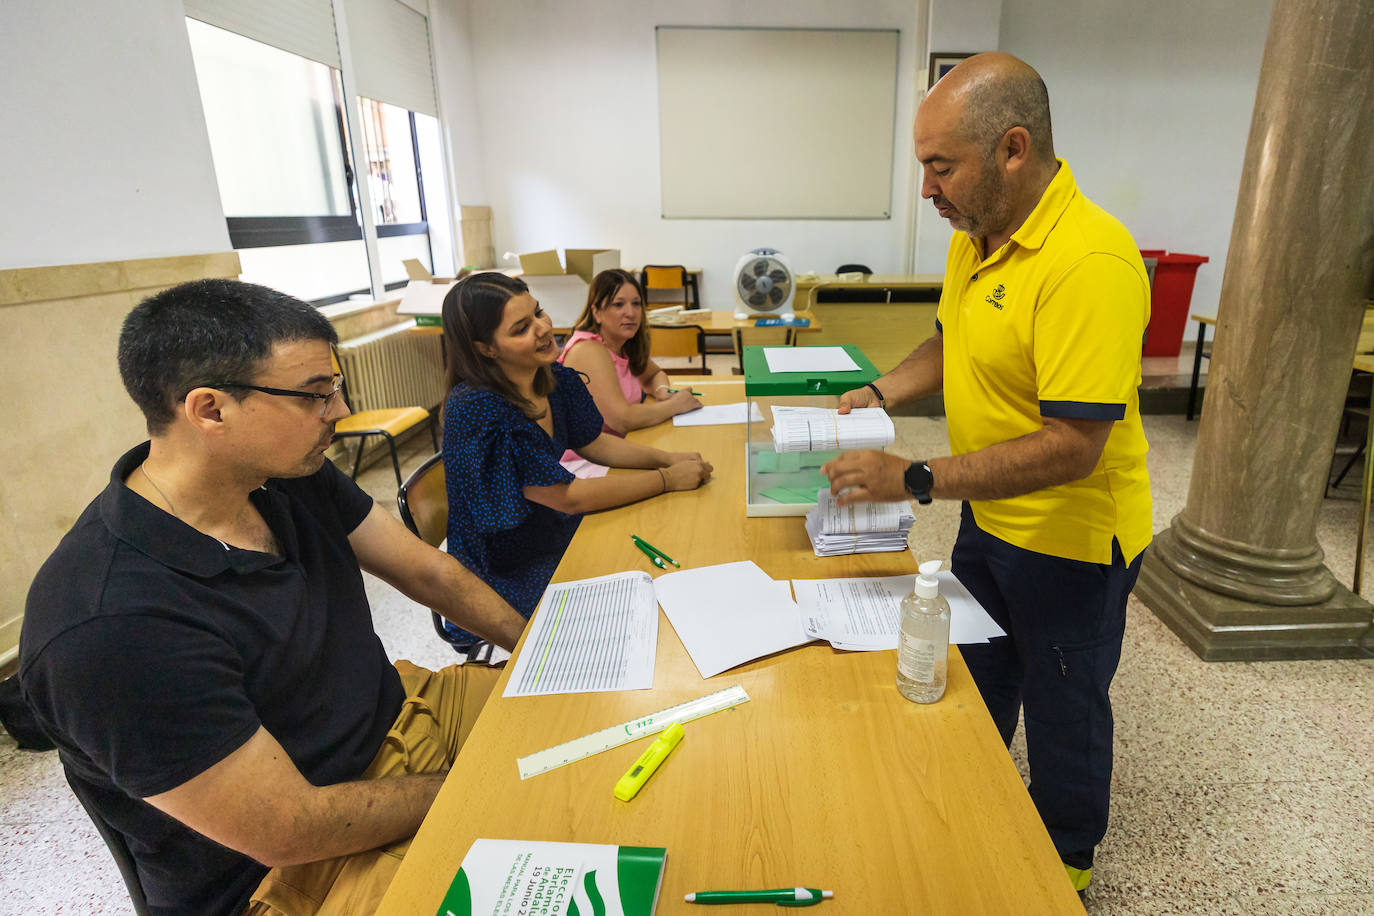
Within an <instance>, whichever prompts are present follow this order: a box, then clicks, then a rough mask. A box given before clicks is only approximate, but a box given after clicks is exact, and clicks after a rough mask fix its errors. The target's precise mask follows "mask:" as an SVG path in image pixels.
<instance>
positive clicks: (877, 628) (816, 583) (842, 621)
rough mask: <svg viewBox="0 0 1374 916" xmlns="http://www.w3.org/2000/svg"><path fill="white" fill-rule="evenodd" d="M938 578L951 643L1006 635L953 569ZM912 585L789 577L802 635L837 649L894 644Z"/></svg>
mask: <svg viewBox="0 0 1374 916" xmlns="http://www.w3.org/2000/svg"><path fill="white" fill-rule="evenodd" d="M938 578H939V580H940V594H942V595H944V596H945V600H946V601H948V602H949V612H950V614H949V617H950V619H949V641H950V642H951V643H954V644H956V645H968V644H970V643H983V642H987V641H988V640H989V639H992V638H994V637H997V636H1005V635H1007V634H1006V633H1005V632H1004V631H1003V630H1002V628H1001V627H999V626H998V625H997V624H996V623H994V622H993V620H992V618H991V617H989V616H988V612H987V611H986V610H984V609H983V606H982V605H981V604H979V603H978V602H977V601H976V600H975V599H974V597H973V596H972V595H970V594H969V593H968V589H966V588H964V585H963V583H962V582H960V581H959V580H958V579H957V578H955V576H954V574H953V573H951V572H949V571H947V570H942V571H941V572H940V574H939V576H938ZM915 584H916V577H915V575H910V576H871V577H868V578H859V579H793V580H792V588H793V590H794V591H795V592H796V595H797V606H798V607H799V608H800V609H801V614H802V623H803V627H804V628H805V630H806V632H807V634H808V635H810V636H814V637H816V638H818V639H824V640H826V641H828V642H829V643H830V644H831V645H832V646H834V647H835V648H837V649H857V650H869V649H895V648H897V630H898V627H899V626H900V625H901V605H902V599H903V598H905V597H906V596H907V595H909V594H911V590H912V588H913V587H914V586H915Z"/></svg>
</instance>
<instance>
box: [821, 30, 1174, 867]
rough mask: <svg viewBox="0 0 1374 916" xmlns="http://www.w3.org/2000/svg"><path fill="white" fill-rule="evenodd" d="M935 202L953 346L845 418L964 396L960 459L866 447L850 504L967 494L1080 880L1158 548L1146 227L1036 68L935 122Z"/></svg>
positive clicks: (883, 386) (927, 178)
mask: <svg viewBox="0 0 1374 916" xmlns="http://www.w3.org/2000/svg"><path fill="white" fill-rule="evenodd" d="M915 141H916V157H917V158H918V159H919V160H920V162H921V165H922V168H923V182H922V188H921V193H922V196H923V197H927V198H930V199H931V200H932V201H933V202H934V204H935V207H936V209H937V210H938V211H939V213H940V215H941V216H942V217H944V218H946V219H948V220H949V221H950V224H951V225H952V226H953V227H954V228H955V229H956V230H959V231H958V232H956V233H955V235H954V238H953V240H952V241H951V242H950V248H949V256H948V259H947V261H946V267H945V286H944V292H943V294H942V295H941V297H940V307H939V312H938V320H937V322H936V334H935V335H934V336H933V337H931V338H930V339H929V340H927V341H926V342H925V343H923V344H921V346H920V347H918V348H917V349H916V350H915V351H913V352H912V354H911V355H910V356H908V357H907V358H906V359H905V360H904V361H903V362H902V364H901V365H900V366H898V367H897V368H896V369H894V370H892V371H891V372H889V373H888V374H887V375H885V376H883V377H882V378H880V379H878V380H877V382H875V383H874V384H872V385H869V386H866V387H864V388H860V389H858V390H856V391H851V392H849V393H847V394H845V395H844V397H843V398H842V399H841V411H842V412H844V411H847V410H848V409H849V408H852V407H870V406H879V405H882V406H886V405H888V404H892V403H895V402H898V401H905V400H909V399H912V398H918V397H924V396H926V395H928V394H932V393H934V392H936V391H939V390H941V389H943V390H944V394H945V410H946V414H947V416H948V424H949V439H950V446H951V450H952V451H953V455H951V456H950V457H946V458H932V459H930V460H929V461H916V462H909V461H907V460H905V459H903V458H900V457H898V456H896V455H888V454H884V453H882V452H876V451H864V452H848V453H845V454H843V455H841V456H839V457H838V458H836V459H835V460H833V461H831V462H830V463H829V464H827V465H826V466H825V468H824V469H823V470H824V471H825V472H826V474H827V475H828V476H829V478H830V486H831V488H832V490H834V491H835V492H836V493H839V494H840V496H839V502H840V504H841V505H847V504H849V503H854V502H866V501H889V500H899V499H903V498H905V497H907V496H912V497H915V498H916V499H917V500H918V501H919V502H921V503H928V502H930V500H931V499H932V498H935V499H959V500H963V501H964V505H963V519H962V523H961V525H960V528H959V536H958V539H957V541H956V542H955V545H954V551H953V567H954V573H955V575H956V576H958V578H959V580H960V581H961V582H962V583H963V584H964V585H965V586H966V587H967V588H968V589H969V591H970V592H971V593H972V594H973V595H974V596H975V597H976V598H977V599H978V600H979V601H980V602H981V603H982V604H983V606H984V607H986V608H987V610H988V612H989V613H990V614H991V615H992V616H993V618H994V619H996V620H997V622H998V623H999V624H1000V625H1001V626H1002V627H1003V629H1005V630H1006V631H1007V634H1008V635H1007V638H1005V639H995V640H992V641H991V642H989V643H987V644H985V645H970V646H965V647H963V648H962V652H963V656H964V659H965V661H967V662H968V666H969V670H970V671H971V672H972V674H973V677H974V680H975V681H976V683H977V684H978V689H979V691H980V692H981V694H982V696H983V700H984V702H985V703H986V704H987V706H988V710H989V712H991V713H992V717H993V721H994V722H996V724H997V727H998V729H999V730H1000V731H1001V733H1002V738H1003V740H1004V741H1006V742H1007V743H1008V744H1010V743H1011V738H1012V735H1013V733H1014V732H1015V731H1016V722H1017V716H1018V713H1019V712H1020V711H1021V708H1022V707H1023V706H1024V710H1025V718H1026V745H1027V751H1028V756H1029V760H1030V768H1031V781H1032V784H1031V797H1032V798H1033V799H1034V801H1035V804H1036V807H1037V809H1038V810H1039V811H1040V816H1041V818H1042V819H1043V820H1044V822H1045V826H1046V828H1047V829H1048V830H1049V833H1050V837H1051V839H1053V840H1054V844H1055V847H1056V848H1057V849H1058V851H1059V854H1060V858H1061V859H1063V861H1064V864H1065V866H1066V868H1067V869H1068V872H1069V875H1070V877H1071V878H1072V879H1073V880H1074V884H1075V886H1076V887H1077V888H1078V889H1079V890H1082V889H1084V888H1086V887H1087V884H1088V881H1089V879H1090V877H1091V867H1092V857H1093V849H1094V847H1096V845H1097V843H1098V842H1099V841H1100V840H1101V839H1102V836H1103V834H1104V833H1105V832H1106V829H1107V808H1108V797H1109V788H1110V783H1111V768H1112V712H1111V704H1110V701H1109V699H1108V688H1109V687H1110V685H1111V680H1112V676H1113V675H1114V674H1115V672H1116V666H1117V662H1118V660H1119V659H1120V656H1121V640H1122V634H1123V632H1124V629H1125V618H1126V597H1127V595H1129V594H1130V591H1131V588H1132V587H1133V586H1134V584H1135V579H1136V574H1137V573H1138V572H1139V569H1140V553H1141V551H1142V550H1144V549H1145V547H1146V545H1148V544H1149V542H1150V531H1151V519H1150V484H1149V477H1148V475H1147V473H1146V469H1145V452H1146V448H1147V446H1146V443H1145V435H1144V432H1143V431H1142V429H1141V425H1140V407H1139V401H1138V397H1137V391H1138V387H1139V385H1140V352H1141V342H1142V339H1143V335H1144V332H1145V326H1146V323H1147V322H1148V321H1149V299H1150V287H1149V280H1148V277H1147V275H1146V273H1145V265H1144V263H1143V262H1142V261H1141V258H1140V252H1139V250H1138V249H1137V248H1136V245H1135V242H1134V241H1133V240H1132V238H1131V236H1130V233H1128V232H1127V231H1126V229H1125V227H1124V226H1122V225H1121V223H1120V222H1118V221H1117V220H1116V219H1115V218H1113V217H1112V216H1111V215H1110V214H1108V213H1107V212H1105V211H1104V210H1102V209H1101V208H1100V207H1098V206H1097V205H1096V204H1094V203H1092V202H1091V201H1089V200H1088V199H1087V198H1086V197H1084V196H1083V195H1082V193H1080V192H1079V190H1078V187H1077V185H1076V184H1075V183H1074V179H1073V173H1072V172H1071V171H1070V170H1069V167H1068V165H1067V164H1066V163H1065V162H1064V161H1063V160H1060V159H1056V158H1055V155H1054V142H1053V138H1052V135H1051V131H1050V112H1049V96H1048V93H1047V92H1046V90H1045V84H1044V82H1043V81H1042V80H1041V79H1040V76H1039V74H1037V73H1036V72H1035V71H1034V70H1033V69H1032V68H1031V67H1029V66H1028V65H1026V64H1025V63H1024V62H1023V61H1020V60H1018V59H1016V58H1015V57H1012V56H1010V55H1007V54H979V55H976V56H974V57H970V58H968V59H967V60H966V61H964V62H963V63H961V64H960V65H959V66H957V67H955V68H954V69H953V70H952V71H950V72H949V73H948V74H947V75H946V76H945V77H944V78H943V79H941V80H940V82H939V83H938V84H937V85H936V86H935V88H934V89H933V90H932V91H931V92H930V94H929V95H928V96H927V97H926V99H925V101H924V102H923V103H922V104H921V107H920V110H919V111H918V113H917V115H916V129H915Z"/></svg>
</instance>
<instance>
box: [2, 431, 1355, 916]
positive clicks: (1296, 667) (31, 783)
mask: <svg viewBox="0 0 1374 916" xmlns="http://www.w3.org/2000/svg"><path fill="white" fill-rule="evenodd" d="M896 422H897V424H898V429H899V441H898V443H897V445H896V449H897V450H898V451H900V452H901V453H903V454H907V455H911V456H928V455H935V454H943V453H945V452H946V451H947V448H948V446H947V443H946V441H945V432H944V422H943V420H940V419H930V418H920V417H918V418H899V419H898V420H897V421H896ZM1145 428H1146V433H1147V435H1148V436H1149V439H1150V443H1151V452H1150V471H1151V475H1152V478H1153V481H1154V493H1155V529H1156V530H1159V529H1160V528H1163V527H1164V526H1165V525H1167V524H1168V523H1169V520H1170V519H1171V518H1172V517H1173V515H1174V514H1175V513H1176V512H1177V511H1178V510H1179V509H1180V508H1181V507H1182V505H1183V503H1184V500H1185V499H1186V496H1187V483H1188V475H1189V472H1190V468H1191V466H1192V456H1193V447H1194V441H1195V436H1196V431H1197V426H1196V424H1193V423H1187V422H1185V421H1184V420H1183V419H1182V418H1181V417H1173V416H1150V417H1146V418H1145ZM428 449H429V445H428V441H427V439H426V438H425V437H421V438H419V439H415V440H412V444H411V445H410V446H409V448H407V449H406V451H405V455H404V461H403V464H404V468H403V470H408V469H410V468H413V467H414V466H415V465H416V464H418V463H419V461H420V460H422V459H423V458H424V457H425V453H426V452H427V451H428ZM362 476H363V481H362V482H363V484H364V486H365V487H366V488H367V489H368V491H369V492H371V493H372V494H373V496H374V497H376V498H377V499H379V500H380V501H382V503H383V505H386V506H387V507H388V508H390V507H393V506H394V505H395V480H394V478H393V476H392V472H391V469H390V466H389V463H383V464H378V465H374V466H373V467H372V468H371V469H369V470H367V471H364V472H363V475H362ZM1353 479H1354V478H1353V477H1352V481H1353ZM1357 503H1358V488H1357V485H1355V484H1354V483H1353V482H1348V483H1347V485H1346V486H1344V487H1343V488H1342V492H1340V493H1338V494H1337V495H1336V496H1335V497H1334V498H1332V499H1328V500H1326V501H1325V502H1324V504H1323V506H1322V511H1321V518H1320V523H1319V532H1318V536H1319V538H1320V541H1321V543H1322V545H1323V546H1324V547H1325V548H1326V550H1327V560H1328V564H1329V566H1330V568H1331V569H1332V571H1333V572H1334V573H1335V574H1336V576H1337V577H1338V578H1340V579H1341V580H1342V581H1345V582H1349V580H1350V573H1351V570H1352V568H1353V562H1354V539H1355V538H1354V536H1355V527H1356V524H1357V515H1358V513H1357V509H1358V505H1357ZM919 518H920V525H919V526H918V528H917V530H916V531H915V532H914V533H913V543H914V544H915V545H916V547H917V549H918V552H919V553H921V554H922V555H925V556H947V555H948V553H949V548H950V545H951V544H952V542H953V538H954V534H955V531H956V529H957V524H958V507H957V506H956V505H954V504H936V505H934V506H931V507H928V508H925V509H922V510H921V513H920V515H919ZM368 588H369V595H370V596H371V597H372V600H373V606H374V617H375V619H376V623H377V629H378V632H379V633H380V634H381V637H382V640H383V643H384V644H385V645H386V648H387V651H388V652H389V653H391V654H392V656H393V657H407V658H411V659H412V660H414V661H416V662H417V663H420V664H430V665H441V664H444V663H446V662H447V661H448V660H449V659H450V657H451V653H449V650H448V649H447V647H445V646H444V645H442V644H441V643H440V642H439V641H438V639H437V638H436V637H434V635H433V633H432V631H431V629H430V624H429V618H428V614H427V613H426V612H425V611H424V610H423V609H420V608H417V607H415V606H414V605H412V604H410V603H409V602H408V601H406V600H405V599H404V598H402V597H400V596H399V595H398V594H396V593H395V592H394V591H392V590H391V589H390V588H389V587H387V586H385V585H383V584H381V583H380V582H378V581H376V580H371V579H369V583H368ZM1113 699H1114V701H1115V707H1116V715H1117V732H1116V772H1115V775H1114V777H1113V809H1112V823H1111V828H1110V830H1109V832H1108V834H1107V837H1106V839H1105V841H1104V842H1103V844H1102V845H1101V847H1100V848H1099V851H1098V863H1097V867H1096V869H1095V870H1094V876H1093V886H1092V888H1091V889H1090V890H1089V892H1088V894H1087V898H1086V903H1087V908H1088V911H1089V912H1090V913H1092V914H1093V916H1107V914H1113V916H1114V914H1123V916H1137V914H1138V916H1156V914H1173V913H1203V914H1218V916H1222V914H1237V916H1280V914H1284V916H1286V914H1314V916H1315V914H1328V916H1336V914H1342V916H1354V914H1374V851H1371V850H1374V660H1358V661H1313V662H1264V663H1213V664H1208V663H1205V662H1202V661H1199V660H1198V659H1197V658H1196V656H1194V655H1193V654H1192V652H1190V651H1189V650H1188V649H1186V648H1185V647H1184V646H1183V645H1182V644H1181V643H1180V642H1179V641H1178V640H1177V639H1176V638H1175V637H1174V636H1173V634H1172V633H1171V632H1170V631H1169V630H1168V629H1166V628H1165V627H1164V625H1163V624H1161V623H1160V622H1159V621H1158V620H1157V619H1156V618H1155V616H1154V615H1153V614H1152V613H1151V612H1150V611H1149V610H1147V609H1146V608H1144V607H1143V606H1142V605H1140V604H1139V603H1138V602H1136V601H1135V600H1134V599H1132V601H1131V603H1130V607H1129V625H1128V629H1127V636H1126V645H1125V649H1124V652H1123V656H1122V662H1121V668H1120V671H1119V673H1118V674H1117V677H1116V682H1115V687H1114V690H1113ZM1012 754H1013V757H1014V759H1015V760H1016V761H1017V764H1018V766H1019V767H1020V768H1021V770H1022V772H1023V774H1024V773H1025V746H1024V742H1023V741H1022V740H1021V739H1020V737H1019V736H1018V739H1017V741H1016V742H1015V743H1014V745H1013V748H1012ZM0 797H2V798H3V799H4V803H3V808H2V809H0V913H5V914H11V913H12V914H26V916H27V914H41V913H102V914H103V913H127V912H130V909H129V906H128V902H127V899H126V898H125V897H124V896H123V891H122V886H121V884H120V880H119V876H118V873H117V872H116V870H115V868H114V864H113V862H112V861H111V860H110V858H109V855H108V853H107V852H106V851H105V848H104V846H103V845H102V844H101V841H100V839H99V838H98V837H97V836H96V834H95V831H94V829H93V828H92V827H90V825H89V823H88V822H87V820H86V818H85V816H84V814H83V813H82V812H81V810H80V808H79V807H78V806H77V803H76V802H75V800H74V799H73V798H72V797H71V795H70V793H69V792H68V791H67V788H66V785H65V783H64V782H63V780H62V776H61V772H60V768H59V766H58V764H57V760H56V755H55V754H51V753H48V754H34V753H29V752H24V751H18V750H16V749H15V747H14V743H13V742H12V741H11V740H10V739H9V738H8V737H7V736H0ZM996 854H997V853H996V851H995V850H989V862H988V867H989V868H996ZM827 906H829V904H827ZM833 912H835V913H840V912H843V911H842V910H840V909H835V910H833ZM893 912H894V913H896V912H897V910H896V909H894V911H893Z"/></svg>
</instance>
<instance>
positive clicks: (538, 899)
mask: <svg viewBox="0 0 1374 916" xmlns="http://www.w3.org/2000/svg"><path fill="white" fill-rule="evenodd" d="M667 857H668V850H666V849H663V848H661V847H653V846H601V845H596V844H593V843H540V842H532V841H531V842H526V841H523V840H481V839H479V840H477V841H475V842H474V843H473V844H472V848H471V849H469V850H468V854H467V855H466V856H464V857H463V864H462V866H461V867H459V869H458V874H456V875H454V876H453V883H452V884H451V885H449V889H448V893H447V894H445V895H444V902H443V903H442V904H440V906H439V911H438V913H437V914H435V916H651V914H652V913H653V912H654V907H655V906H657V905H658V891H659V888H660V887H661V886H662V884H663V865H664V862H665V860H666V859H667Z"/></svg>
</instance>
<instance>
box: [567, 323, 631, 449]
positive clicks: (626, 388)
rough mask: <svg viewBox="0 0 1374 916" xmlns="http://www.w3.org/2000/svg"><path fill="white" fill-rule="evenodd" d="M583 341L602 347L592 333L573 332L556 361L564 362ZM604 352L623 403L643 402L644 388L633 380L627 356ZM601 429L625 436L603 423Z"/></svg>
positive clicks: (595, 334) (602, 342)
mask: <svg viewBox="0 0 1374 916" xmlns="http://www.w3.org/2000/svg"><path fill="white" fill-rule="evenodd" d="M584 340H595V341H596V342H598V343H601V344H602V345H603V346H604V341H602V340H601V335H600V334H597V333H595V332H594V331H573V332H572V335H571V336H570V337H569V338H568V342H567V343H565V344H563V352H562V353H560V354H558V361H559V362H560V363H561V362H563V361H564V360H566V359H567V358H568V354H569V353H570V352H572V348H573V347H575V346H577V345H578V344H580V343H581V342H582V341H584ZM606 352H607V353H608V354H609V355H610V357H611V362H612V363H613V364H614V365H615V380H616V381H617V382H619V383H620V391H621V393H622V394H624V395H625V401H626V402H627V403H629V404H638V403H639V402H640V401H642V400H644V388H643V387H642V386H641V385H640V384H639V379H637V378H635V377H634V374H633V373H632V372H630V358H629V357H628V356H616V355H615V354H614V353H611V351H610V348H609V347H607V349H606ZM601 428H602V430H603V431H605V432H608V433H614V434H615V435H617V436H622V437H623V436H624V435H625V434H624V433H622V432H620V430H617V429H612V428H611V427H610V426H608V425H607V424H606V423H605V422H604V421H603V422H602V424H601Z"/></svg>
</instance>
